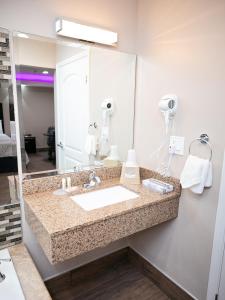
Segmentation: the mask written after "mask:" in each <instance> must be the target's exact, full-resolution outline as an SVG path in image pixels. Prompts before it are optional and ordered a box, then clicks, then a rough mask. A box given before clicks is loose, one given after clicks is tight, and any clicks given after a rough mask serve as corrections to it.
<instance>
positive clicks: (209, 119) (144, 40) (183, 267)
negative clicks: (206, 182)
mask: <svg viewBox="0 0 225 300" xmlns="http://www.w3.org/2000/svg"><path fill="white" fill-rule="evenodd" d="M137 30H138V34H137V51H138V74H137V78H138V79H137V99H136V101H137V102H136V124H135V129H136V130H135V146H136V149H137V155H138V160H139V162H140V163H141V165H142V166H146V167H151V166H152V163H151V162H150V153H151V152H153V151H154V150H155V149H156V148H157V146H159V144H160V141H161V139H162V134H163V126H164V123H163V118H162V116H161V114H160V112H159V109H158V101H159V99H160V97H161V96H163V95H164V94H167V93H176V94H177V95H178V96H179V98H180V102H179V109H178V113H177V116H176V132H175V133H176V134H177V135H181V136H185V142H186V145H185V156H184V157H179V158H176V159H175V161H174V163H173V165H172V173H173V175H175V176H177V177H179V176H180V172H181V170H182V167H183V165H184V162H185V159H186V156H187V152H188V146H189V144H190V142H191V141H192V140H193V139H194V138H196V137H198V136H199V135H200V134H201V133H208V135H209V137H210V142H211V144H212V147H213V171H214V178H213V179H214V182H213V187H212V188H211V189H209V190H206V191H205V192H204V194H203V196H196V195H194V194H192V193H191V192H189V191H183V193H182V196H181V198H180V208H179V216H178V218H177V219H176V220H174V221H171V222H167V223H165V224H163V225H161V226H157V227H155V228H154V229H152V230H146V231H145V232H143V233H141V234H137V235H136V236H135V237H134V238H133V239H132V240H131V245H132V247H134V249H136V250H138V252H139V253H140V254H141V255H143V256H144V257H146V258H147V259H148V260H149V261H150V262H152V263H153V264H155V265H156V267H157V268H160V269H161V270H162V271H163V272H165V273H166V274H167V275H169V276H170V277H171V278H172V279H173V280H175V281H176V282H177V283H179V284H180V285H181V286H182V287H183V288H185V289H186V290H187V291H189V292H190V293H192V294H193V295H194V296H195V297H196V298H198V299H200V300H205V299H206V291H207V282H208V273H209V265H210V256H211V250H212V239H213V231H214V223H215V215H216V208H217V201H218V191H219V180H220V175H221V166H222V157H223V149H224V145H225V135H224V134H223V132H224V124H225V123H224V111H225V101H224V99H225V85H224V78H225V54H224V53H225V39H224V36H225V1H223V0H217V1H210V0H198V1H195V0H189V1H180V0H173V1H171V0H151V1H149V0H139V1H138V29H137ZM198 151H200V152H201V148H199V149H198ZM200 152H199V154H200V155H201V153H200Z"/></svg>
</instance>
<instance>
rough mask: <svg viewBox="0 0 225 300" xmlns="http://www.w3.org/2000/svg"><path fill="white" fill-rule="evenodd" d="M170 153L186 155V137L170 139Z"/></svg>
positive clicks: (172, 137)
mask: <svg viewBox="0 0 225 300" xmlns="http://www.w3.org/2000/svg"><path fill="white" fill-rule="evenodd" d="M169 153H170V154H177V155H184V137H183V136H174V135H173V136H171V137H170V145H169Z"/></svg>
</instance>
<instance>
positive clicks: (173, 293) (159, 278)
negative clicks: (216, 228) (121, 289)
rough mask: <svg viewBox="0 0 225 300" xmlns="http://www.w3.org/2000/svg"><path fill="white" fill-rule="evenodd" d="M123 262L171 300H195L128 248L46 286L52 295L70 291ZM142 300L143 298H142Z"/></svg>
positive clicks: (70, 272) (59, 277) (53, 280)
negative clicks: (71, 287)
mask: <svg viewBox="0 0 225 300" xmlns="http://www.w3.org/2000/svg"><path fill="white" fill-rule="evenodd" d="M122 261H129V262H130V263H131V264H132V265H134V266H135V267H136V268H138V269H139V271H140V272H141V273H142V274H143V275H145V276H146V277H148V278H149V279H150V280H151V281H152V282H153V283H154V284H155V285H157V286H158V287H159V288H160V289H161V290H162V291H163V292H164V293H165V294H166V295H167V296H168V297H169V298H170V299H173V300H193V298H192V297H191V296H190V295H188V294H187V293H186V292H185V291H184V290H182V289H181V288H180V287H179V286H177V285H176V284H175V283H174V282H173V281H171V280H170V279H169V278H168V277H166V276H165V275H164V274H163V273H161V272H160V271H159V270H157V269H156V268H155V267H154V266H153V265H152V264H151V263H149V262H148V261H147V260H145V259H144V258H143V257H142V256H140V255H139V254H138V253H137V252H135V251H134V250H132V249H131V248H129V247H127V248H124V249H121V250H119V251H116V252H114V253H112V254H109V255H107V256H104V257H102V258H99V259H97V260H95V261H93V262H91V263H88V264H86V265H84V266H82V267H79V268H77V269H74V270H72V271H69V272H67V273H64V274H62V275H59V276H57V277H54V278H52V279H49V280H47V281H46V282H45V283H46V286H47V288H48V290H49V291H50V292H51V295H57V292H58V291H60V290H62V289H67V288H68V289H69V288H70V286H71V285H72V284H79V283H82V281H85V280H87V279H88V278H93V277H94V276H95V274H99V273H103V272H104V271H105V270H107V269H108V268H113V267H114V265H115V264H118V263H120V262H122ZM140 299H141V298H140Z"/></svg>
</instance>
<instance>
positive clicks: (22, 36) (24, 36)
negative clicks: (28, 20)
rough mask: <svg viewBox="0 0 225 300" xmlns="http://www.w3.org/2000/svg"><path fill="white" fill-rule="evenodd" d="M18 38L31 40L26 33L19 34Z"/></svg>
mask: <svg viewBox="0 0 225 300" xmlns="http://www.w3.org/2000/svg"><path fill="white" fill-rule="evenodd" d="M17 36H18V37H20V38H23V39H29V36H28V35H27V34H26V33H23V32H18V33H17Z"/></svg>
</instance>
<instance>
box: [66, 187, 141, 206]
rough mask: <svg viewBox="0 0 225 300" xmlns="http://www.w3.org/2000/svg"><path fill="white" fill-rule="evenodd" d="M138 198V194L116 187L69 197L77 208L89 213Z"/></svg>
mask: <svg viewBox="0 0 225 300" xmlns="http://www.w3.org/2000/svg"><path fill="white" fill-rule="evenodd" d="M138 197H139V195H138V194H136V193H134V192H132V191H130V190H128V189H126V188H125V187H122V186H119V185H118V186H113V187H110V188H105V189H102V190H97V191H93V192H88V193H84V194H80V195H76V196H73V197H71V199H72V200H73V201H74V202H76V203H77V204H78V205H79V206H81V207H82V208H83V209H84V210H87V211H90V210H93V209H97V208H101V207H104V206H108V205H112V204H116V203H119V202H123V201H126V200H131V199H135V198H138Z"/></svg>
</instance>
